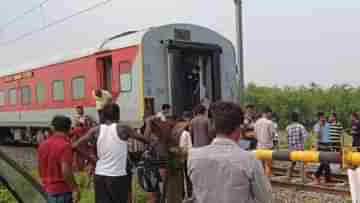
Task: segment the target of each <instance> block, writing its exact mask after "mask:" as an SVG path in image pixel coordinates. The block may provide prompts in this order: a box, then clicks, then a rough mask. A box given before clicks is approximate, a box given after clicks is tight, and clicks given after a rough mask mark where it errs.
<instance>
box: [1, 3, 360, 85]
mask: <svg viewBox="0 0 360 203" xmlns="http://www.w3.org/2000/svg"><path fill="white" fill-rule="evenodd" d="M42 1H44V0H26V1H24V0H3V2H2V4H1V5H0V71H1V70H4V69H7V68H9V67H12V66H14V65H15V64H24V63H25V64H26V63H30V62H32V61H37V60H39V59H42V58H45V57H50V56H54V55H59V54H65V53H67V52H71V51H74V50H78V49H83V48H88V47H95V46H97V45H98V44H100V43H101V42H102V40H103V39H105V38H107V37H110V36H113V35H115V34H118V33H122V32H125V31H127V30H132V29H142V28H147V27H150V26H156V25H163V24H169V23H191V24H198V25H201V26H205V27H209V28H211V29H213V30H215V31H217V32H219V33H221V34H223V35H224V36H225V37H226V38H228V39H230V40H231V41H233V42H234V43H235V42H236V29H235V8H234V3H233V0H153V1H145V0H131V1H125V0H113V1H111V2H110V3H109V4H106V5H104V6H102V7H99V8H97V9H96V10H93V11H91V12H88V13H85V14H83V15H80V16H78V17H75V18H72V19H70V20H68V21H66V22H64V23H62V24H58V25H56V26H54V27H52V28H50V29H48V30H45V31H43V32H39V33H35V34H33V35H31V36H30V37H27V38H25V39H23V40H19V41H17V42H14V43H10V44H8V45H1V44H3V42H7V41H9V40H12V39H14V38H16V37H18V36H20V35H21V34H24V33H27V32H29V31H32V30H34V29H37V28H40V27H42V26H43V25H44V24H47V23H50V22H53V21H56V20H58V19H61V18H63V17H65V16H68V15H71V14H73V13H75V12H77V11H79V10H82V9H85V8H87V7H89V6H91V5H94V4H96V3H98V2H101V1H103V0H76V1H74V0H61V1H55V0H49V1H48V2H47V3H46V4H45V5H44V6H43V9H37V10H35V11H34V12H32V13H31V14H29V15H26V16H25V18H24V19H22V20H19V21H17V22H16V23H14V24H11V25H10V26H7V27H5V29H2V28H3V25H5V24H6V23H7V22H8V21H9V20H11V19H12V18H14V17H16V16H17V15H19V14H22V13H23V12H24V11H26V10H27V9H29V8H32V7H33V6H36V5H38V4H39V3H40V2H42ZM359 11H360V1H358V0H346V1H339V0H337V1H335V0H301V1H292V0H243V12H244V17H243V22H244V28H243V29H244V57H245V58H244V64H245V67H244V71H245V75H244V76H245V80H246V82H247V83H248V82H255V83H256V84H260V85H267V86H270V85H271V86H272V85H277V86H285V85H290V86H297V85H307V84H310V83H311V82H315V83H317V84H320V85H323V86H330V85H334V84H343V83H347V84H351V85H354V86H360V68H359V67H360V50H359V49H360V26H358V22H360V12H359Z"/></svg>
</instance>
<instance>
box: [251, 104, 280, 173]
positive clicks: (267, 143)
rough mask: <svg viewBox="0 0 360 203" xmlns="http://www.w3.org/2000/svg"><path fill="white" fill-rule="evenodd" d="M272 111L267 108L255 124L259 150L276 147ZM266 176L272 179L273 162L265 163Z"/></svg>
mask: <svg viewBox="0 0 360 203" xmlns="http://www.w3.org/2000/svg"><path fill="white" fill-rule="evenodd" d="M271 116H272V110H271V109H270V108H265V109H264V112H263V114H262V117H261V118H260V119H259V120H257V121H256V123H255V134H256V138H257V141H258V142H257V149H264V150H271V149H273V147H274V141H273V133H274V132H275V129H274V124H273V122H272V120H271ZM264 165H265V174H266V175H267V176H268V177H271V174H272V170H271V167H272V162H271V161H264Z"/></svg>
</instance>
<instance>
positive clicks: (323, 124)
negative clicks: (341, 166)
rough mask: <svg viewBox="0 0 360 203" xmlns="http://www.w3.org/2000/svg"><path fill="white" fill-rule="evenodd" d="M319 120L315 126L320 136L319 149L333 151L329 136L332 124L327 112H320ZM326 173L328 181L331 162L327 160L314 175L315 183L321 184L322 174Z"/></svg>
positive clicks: (315, 130)
mask: <svg viewBox="0 0 360 203" xmlns="http://www.w3.org/2000/svg"><path fill="white" fill-rule="evenodd" d="M318 117H319V121H318V123H317V124H316V125H315V126H314V132H315V133H316V134H317V136H318V151H331V149H330V148H331V142H330V138H329V130H330V124H329V123H328V122H327V121H326V117H325V114H324V113H323V112H319V113H318ZM322 175H324V176H325V180H326V181H330V176H331V170H330V164H329V163H327V162H322V163H320V166H319V168H318V169H317V171H316V172H315V174H314V175H313V179H314V181H315V182H314V183H315V184H316V185H319V184H320V176H322Z"/></svg>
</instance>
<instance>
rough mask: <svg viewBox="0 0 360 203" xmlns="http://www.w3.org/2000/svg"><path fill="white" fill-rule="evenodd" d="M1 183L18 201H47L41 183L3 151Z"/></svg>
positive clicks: (44, 202) (0, 155)
mask: <svg viewBox="0 0 360 203" xmlns="http://www.w3.org/2000/svg"><path fill="white" fill-rule="evenodd" d="M0 185H1V186H3V187H5V188H6V189H7V190H8V191H9V192H10V193H11V194H12V196H13V198H14V199H16V201H17V202H18V203H47V200H46V194H45V192H44V191H43V190H42V187H41V185H40V184H39V183H38V182H37V181H36V180H35V179H34V178H33V177H32V176H31V175H30V174H28V173H27V172H25V171H24V170H23V169H22V168H21V167H20V166H19V165H18V164H17V163H16V162H15V161H13V160H12V159H10V158H9V157H8V156H7V155H6V154H5V153H3V152H2V151H0Z"/></svg>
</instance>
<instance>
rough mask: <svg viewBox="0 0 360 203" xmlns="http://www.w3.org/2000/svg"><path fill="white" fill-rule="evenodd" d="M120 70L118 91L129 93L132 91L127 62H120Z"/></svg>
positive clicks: (129, 67) (129, 69)
mask: <svg viewBox="0 0 360 203" xmlns="http://www.w3.org/2000/svg"><path fill="white" fill-rule="evenodd" d="M119 69H120V91H121V92H130V91H131V89H132V76H131V66H130V63H129V62H121V63H120V64H119Z"/></svg>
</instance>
